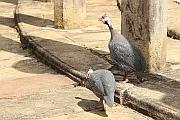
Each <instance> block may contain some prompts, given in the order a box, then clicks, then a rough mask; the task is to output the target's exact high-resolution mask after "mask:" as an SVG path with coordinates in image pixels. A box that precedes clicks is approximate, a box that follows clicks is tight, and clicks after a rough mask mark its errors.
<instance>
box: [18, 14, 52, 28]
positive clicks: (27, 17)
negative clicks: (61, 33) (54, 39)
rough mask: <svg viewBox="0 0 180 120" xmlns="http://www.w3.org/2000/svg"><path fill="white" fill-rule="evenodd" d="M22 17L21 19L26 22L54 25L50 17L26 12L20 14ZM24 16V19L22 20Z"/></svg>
mask: <svg viewBox="0 0 180 120" xmlns="http://www.w3.org/2000/svg"><path fill="white" fill-rule="evenodd" d="M18 15H19V16H21V17H20V21H23V22H24V23H26V24H30V25H33V26H38V27H45V26H46V25H53V21H52V20H49V19H44V18H39V17H34V16H30V15H26V14H18ZM21 18H22V20H21Z"/></svg>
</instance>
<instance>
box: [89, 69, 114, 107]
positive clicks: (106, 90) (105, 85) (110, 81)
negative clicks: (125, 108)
mask: <svg viewBox="0 0 180 120" xmlns="http://www.w3.org/2000/svg"><path fill="white" fill-rule="evenodd" d="M87 78H88V82H89V86H90V89H91V90H92V92H93V93H94V94H95V95H96V96H97V97H98V98H100V101H99V102H100V106H98V108H99V109H101V108H102V109H103V110H106V109H105V107H104V105H105V104H104V103H103V100H104V101H105V103H106V104H107V105H108V106H109V107H112V106H113V104H114V92H115V88H116V82H115V79H114V76H113V74H112V73H111V72H110V71H108V70H103V69H101V70H95V71H93V70H92V69H89V71H88V72H87Z"/></svg>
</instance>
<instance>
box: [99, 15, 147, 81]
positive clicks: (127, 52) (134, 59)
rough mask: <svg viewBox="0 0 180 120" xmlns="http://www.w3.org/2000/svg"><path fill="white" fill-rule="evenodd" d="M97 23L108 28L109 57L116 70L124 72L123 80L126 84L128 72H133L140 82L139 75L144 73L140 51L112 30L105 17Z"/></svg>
mask: <svg viewBox="0 0 180 120" xmlns="http://www.w3.org/2000/svg"><path fill="white" fill-rule="evenodd" d="M99 21H102V22H103V23H104V24H106V25H108V27H109V30H110V33H111V39H110V41H109V44H108V47H109V51H110V56H111V59H112V61H113V62H114V63H115V64H116V65H117V66H118V68H119V69H120V70H122V71H124V77H123V80H124V81H125V82H128V73H129V72H134V73H135V74H136V76H137V78H138V79H140V80H141V78H140V77H141V75H140V73H142V72H144V71H145V66H146V63H145V59H144V56H143V55H142V53H141V52H140V50H139V49H138V48H137V47H135V45H133V44H132V43H131V42H130V41H129V40H127V39H126V38H125V37H124V36H123V35H121V34H119V33H118V32H117V31H116V30H114V29H113V27H112V24H111V21H110V20H109V18H108V16H107V15H103V16H102V17H101V18H100V19H99Z"/></svg>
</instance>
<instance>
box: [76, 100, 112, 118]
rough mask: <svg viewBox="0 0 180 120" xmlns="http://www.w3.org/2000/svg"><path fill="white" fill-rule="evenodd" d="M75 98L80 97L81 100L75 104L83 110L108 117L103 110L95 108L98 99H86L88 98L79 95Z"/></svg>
mask: <svg viewBox="0 0 180 120" xmlns="http://www.w3.org/2000/svg"><path fill="white" fill-rule="evenodd" d="M75 99H80V100H81V101H79V102H78V103H77V104H78V106H80V107H81V108H82V109H83V110H84V111H86V112H90V113H93V114H97V115H99V116H102V117H108V115H107V114H106V112H105V111H98V110H96V108H95V107H96V106H97V105H98V104H99V103H98V101H95V100H88V99H84V98H80V97H75Z"/></svg>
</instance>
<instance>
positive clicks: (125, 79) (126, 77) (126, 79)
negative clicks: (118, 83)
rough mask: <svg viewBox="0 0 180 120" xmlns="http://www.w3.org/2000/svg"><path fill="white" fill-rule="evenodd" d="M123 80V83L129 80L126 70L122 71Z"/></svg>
mask: <svg viewBox="0 0 180 120" xmlns="http://www.w3.org/2000/svg"><path fill="white" fill-rule="evenodd" d="M123 81H124V83H127V82H129V80H128V73H127V72H124V77H123Z"/></svg>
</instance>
